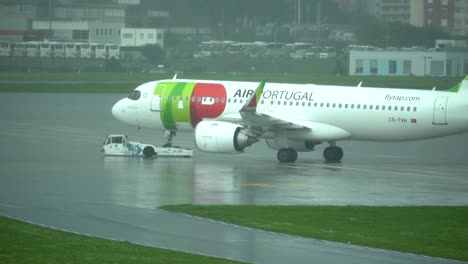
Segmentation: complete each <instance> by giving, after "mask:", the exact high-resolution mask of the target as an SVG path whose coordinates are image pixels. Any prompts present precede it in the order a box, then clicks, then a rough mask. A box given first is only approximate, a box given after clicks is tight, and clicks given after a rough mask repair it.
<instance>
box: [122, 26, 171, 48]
mask: <svg viewBox="0 0 468 264" xmlns="http://www.w3.org/2000/svg"><path fill="white" fill-rule="evenodd" d="M148 44H150V45H159V46H160V47H161V48H164V31H163V30H162V29H157V28H122V30H121V31H120V45H121V46H122V47H140V46H144V45H148Z"/></svg>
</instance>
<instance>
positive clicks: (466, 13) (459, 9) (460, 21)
mask: <svg viewBox="0 0 468 264" xmlns="http://www.w3.org/2000/svg"><path fill="white" fill-rule="evenodd" d="M454 10H455V15H454V24H453V31H452V33H453V34H455V35H459V36H468V0H456V1H455V3H454Z"/></svg>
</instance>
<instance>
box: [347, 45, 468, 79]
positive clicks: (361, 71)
mask: <svg viewBox="0 0 468 264" xmlns="http://www.w3.org/2000/svg"><path fill="white" fill-rule="evenodd" d="M349 75H381V76H465V75H468V48H467V45H466V41H451V40H445V41H444V40H441V41H437V43H436V47H435V48H431V49H426V48H423V47H411V48H399V49H396V48H387V49H381V48H376V47H371V46H350V47H349Z"/></svg>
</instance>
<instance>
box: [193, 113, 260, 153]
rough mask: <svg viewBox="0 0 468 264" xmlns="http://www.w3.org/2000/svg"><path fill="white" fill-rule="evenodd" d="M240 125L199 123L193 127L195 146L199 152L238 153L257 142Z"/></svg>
mask: <svg viewBox="0 0 468 264" xmlns="http://www.w3.org/2000/svg"><path fill="white" fill-rule="evenodd" d="M257 141H258V138H256V137H252V136H249V135H248V134H247V133H246V129H245V128H244V127H242V126H240V125H236V124H232V123H228V122H221V121H201V122H200V123H198V125H197V126H196V127H195V145H196V146H197V148H198V149H199V150H201V151H206V152H216V153H239V152H242V151H243V150H244V148H245V147H248V146H250V145H252V144H253V143H255V142H257Z"/></svg>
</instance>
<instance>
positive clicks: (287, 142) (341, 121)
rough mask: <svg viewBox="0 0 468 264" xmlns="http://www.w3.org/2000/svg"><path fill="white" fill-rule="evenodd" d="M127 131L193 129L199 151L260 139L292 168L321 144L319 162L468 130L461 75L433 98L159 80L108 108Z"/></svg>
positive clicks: (467, 89) (387, 91)
mask: <svg viewBox="0 0 468 264" xmlns="http://www.w3.org/2000/svg"><path fill="white" fill-rule="evenodd" d="M112 114H113V115H114V117H116V118H117V119H118V120H120V121H122V122H125V123H127V124H130V125H135V126H138V127H147V128H161V129H163V130H164V131H166V135H167V138H168V143H169V144H170V143H171V142H172V140H173V138H174V136H175V135H176V132H177V131H180V130H184V129H194V132H195V145H196V146H197V148H198V149H199V150H201V151H206V152H214V153H241V152H243V151H244V149H245V148H246V147H248V146H250V145H252V144H254V143H256V142H258V141H259V140H260V139H265V141H266V144H267V145H268V146H269V147H270V148H271V149H274V150H278V154H277V157H278V160H279V161H280V162H294V161H295V160H296V159H297V152H308V151H312V150H314V147H315V146H316V145H318V144H321V143H323V142H327V143H328V144H329V146H328V147H326V148H325V149H324V152H323V156H324V158H325V160H326V161H330V162H336V161H340V160H341V159H342V158H343V150H342V149H341V148H340V147H339V146H337V145H336V142H337V141H340V140H361V141H382V142H388V141H409V140H418V139H428V138H436V137H442V136H448V135H454V134H459V133H464V132H467V131H468V76H467V77H465V79H464V80H462V81H461V82H460V83H459V84H457V85H456V86H454V87H452V88H450V89H447V90H441V91H437V90H435V89H433V90H414V89H393V88H371V87H361V85H360V84H359V85H358V86H357V87H346V86H331V85H313V84H287V83H266V82H264V81H263V82H260V83H255V82H234V81H208V80H182V79H176V76H175V77H174V78H173V79H168V80H160V81H153V82H148V83H144V84H142V85H140V86H138V87H137V88H136V89H135V90H134V91H132V92H131V93H130V95H129V96H128V97H127V98H124V99H122V100H120V101H118V102H117V103H116V104H115V105H114V106H113V108H112Z"/></svg>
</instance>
